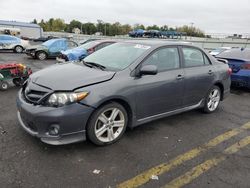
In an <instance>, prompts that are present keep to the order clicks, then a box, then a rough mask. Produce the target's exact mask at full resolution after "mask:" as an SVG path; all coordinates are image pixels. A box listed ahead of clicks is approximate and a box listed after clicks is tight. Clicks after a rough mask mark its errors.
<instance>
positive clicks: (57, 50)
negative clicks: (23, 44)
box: [17, 39, 249, 145]
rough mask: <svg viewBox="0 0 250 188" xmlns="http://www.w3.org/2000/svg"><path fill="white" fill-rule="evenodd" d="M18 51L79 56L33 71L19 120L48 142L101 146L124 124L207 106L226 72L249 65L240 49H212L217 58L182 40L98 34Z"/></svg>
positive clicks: (219, 93) (222, 88) (220, 91)
mask: <svg viewBox="0 0 250 188" xmlns="http://www.w3.org/2000/svg"><path fill="white" fill-rule="evenodd" d="M113 43H116V44H113ZM111 44H112V45H111ZM74 47H75V49H74ZM98 47H99V48H98ZM104 47H105V48H104ZM68 48H72V49H68ZM101 48H103V49H101ZM82 49H83V50H82ZM81 50H82V51H81ZM233 50H236V51H237V50H238V51H239V52H240V53H243V52H244V53H247V52H248V51H247V49H233ZM75 52H77V53H75ZM93 52H95V53H93ZM25 53H26V54H28V55H30V56H32V57H34V58H38V59H40V60H42V59H45V58H49V57H51V58H52V57H56V56H59V58H61V59H63V58H65V59H64V60H65V61H74V60H78V61H77V62H72V63H64V64H57V65H54V66H51V67H49V68H46V69H43V70H41V71H38V72H36V73H34V74H32V75H31V76H30V78H29V79H28V80H27V81H26V82H25V83H24V85H23V87H22V89H21V90H20V91H19V93H18V99H17V106H18V120H19V123H20V125H21V126H22V127H23V129H24V130H26V131H27V132H28V133H29V134H31V135H33V136H36V137H38V138H40V139H41V140H42V141H43V142H45V143H48V144H54V145H59V144H69V143H73V142H78V141H82V140H85V139H86V138H89V140H91V141H92V142H93V143H95V144H97V145H107V144H111V143H114V142H116V141H117V140H119V139H120V138H121V137H122V135H123V133H124V132H125V130H126V128H127V127H131V128H132V127H135V126H137V125H140V124H143V123H146V122H149V121H152V120H155V119H158V118H162V117H166V116H169V115H173V114H177V113H180V112H184V111H188V110H192V109H196V108H201V109H203V111H205V112H207V113H211V112H214V111H215V110H216V109H217V108H218V106H219V103H220V101H222V100H223V99H224V98H225V97H226V96H227V95H228V93H229V91H230V75H231V74H232V71H233V73H238V72H239V71H242V70H243V72H244V71H246V72H247V71H248V72H249V66H248V65H249V64H248V63H249V62H248V61H245V62H244V61H242V60H246V59H247V58H248V56H247V55H246V56H241V57H244V58H242V59H241V60H240V62H238V61H235V60H233V61H232V56H227V57H226V56H225V55H223V53H226V54H228V53H229V52H228V51H224V52H222V53H220V54H218V55H220V56H218V55H217V56H218V57H220V61H222V60H221V59H223V62H219V61H217V60H216V59H215V58H213V57H212V56H210V55H209V54H208V53H206V52H205V51H204V50H202V49H200V48H197V47H195V46H193V45H191V44H187V43H175V42H174V43H173V42H163V41H149V40H147V41H136V40H133V41H120V42H115V41H104V40H100V41H91V42H89V43H85V44H83V45H81V46H79V47H78V45H77V43H75V42H73V41H69V40H66V39H51V40H48V41H46V42H45V43H43V44H42V45H40V46H35V47H34V46H33V47H29V48H26V49H25ZM70 54H74V56H72V55H70ZM75 54H77V55H75ZM63 55H64V56H63ZM222 55H223V56H222ZM223 57H224V58H223ZM79 60H82V61H79ZM225 61H227V62H228V64H229V65H230V67H231V68H229V66H228V65H227V63H225ZM237 63H238V64H239V65H240V66H238V67H236V65H238V64H237ZM236 69H237V70H236ZM241 69H242V70H241ZM55 73H56V74H55ZM65 75H67V77H66V76H65ZM68 77H70V79H69V78H68ZM232 78H234V77H232ZM237 79H238V77H237ZM244 83H245V82H244ZM242 86H243V85H242ZM244 86H247V85H244ZM149 99H150V100H149ZM145 101H148V102H147V103H145ZM62 114H63V115H62ZM69 125H71V126H69Z"/></svg>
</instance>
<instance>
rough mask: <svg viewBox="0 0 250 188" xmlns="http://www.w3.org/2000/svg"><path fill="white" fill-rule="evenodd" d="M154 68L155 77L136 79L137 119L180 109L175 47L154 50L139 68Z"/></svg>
mask: <svg viewBox="0 0 250 188" xmlns="http://www.w3.org/2000/svg"><path fill="white" fill-rule="evenodd" d="M145 65H156V66H157V69H158V73H157V74H156V75H142V76H141V77H139V78H138V79H137V80H136V86H137V89H136V90H137V92H136V101H137V107H136V112H137V119H139V121H140V120H143V119H144V118H147V117H150V116H155V115H159V114H161V113H165V112H169V111H172V110H175V109H178V108H181V107H182V98H183V91H184V82H183V78H184V72H183V69H182V68H181V63H180V56H179V50H178V47H175V46H173V47H164V48H160V49H157V50H156V51H154V52H153V53H151V55H150V56H149V57H147V59H146V60H145V61H144V62H143V63H142V65H141V66H145Z"/></svg>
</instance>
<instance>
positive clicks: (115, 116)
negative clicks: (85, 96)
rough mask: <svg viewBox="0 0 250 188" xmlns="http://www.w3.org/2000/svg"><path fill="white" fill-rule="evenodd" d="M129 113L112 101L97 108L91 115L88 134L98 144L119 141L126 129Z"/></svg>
mask: <svg viewBox="0 0 250 188" xmlns="http://www.w3.org/2000/svg"><path fill="white" fill-rule="evenodd" d="M127 123H128V115H127V112H126V110H125V108H124V107H123V106H122V105H120V104H119V103H116V102H111V103H109V104H107V105H104V106H102V107H100V108H99V109H97V110H96V111H95V112H94V114H93V115H92V116H91V118H90V121H89V124H88V127H87V134H88V138H89V139H90V141H91V142H93V143H94V144H96V145H100V146H101V145H108V144H112V143H114V142H116V141H118V140H119V139H120V138H121V137H122V135H123V133H124V132H125V130H126V127H127Z"/></svg>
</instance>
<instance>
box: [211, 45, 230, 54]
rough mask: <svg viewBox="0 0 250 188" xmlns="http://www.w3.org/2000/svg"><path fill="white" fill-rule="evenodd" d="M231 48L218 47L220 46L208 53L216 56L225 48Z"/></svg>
mask: <svg viewBox="0 0 250 188" xmlns="http://www.w3.org/2000/svg"><path fill="white" fill-rule="evenodd" d="M230 49H232V47H220V48H216V49H214V50H212V51H210V52H209V53H210V54H211V55H212V56H217V55H218V54H220V53H221V52H224V51H226V50H230Z"/></svg>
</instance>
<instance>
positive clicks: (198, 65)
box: [182, 46, 215, 106]
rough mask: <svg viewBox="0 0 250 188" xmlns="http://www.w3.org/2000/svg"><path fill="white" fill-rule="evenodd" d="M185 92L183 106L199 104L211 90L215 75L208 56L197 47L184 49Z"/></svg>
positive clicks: (184, 47)
mask: <svg viewBox="0 0 250 188" xmlns="http://www.w3.org/2000/svg"><path fill="white" fill-rule="evenodd" d="M182 58H183V62H184V76H185V79H184V82H185V91H184V98H183V106H191V105H195V104H198V103H199V102H200V101H201V100H202V99H203V98H204V97H205V96H206V94H207V92H208V90H209V89H210V88H211V86H212V84H213V81H214V78H215V74H214V71H215V70H214V68H213V66H212V64H211V62H210V60H209V58H208V57H207V55H206V54H205V53H204V52H203V51H201V50H200V49H198V48H195V47H186V46H183V47H182Z"/></svg>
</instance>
